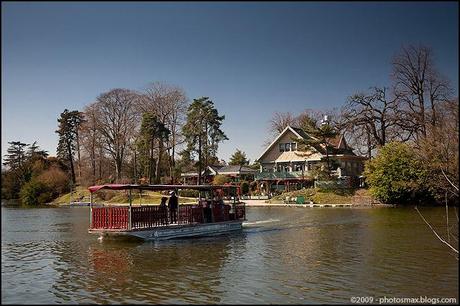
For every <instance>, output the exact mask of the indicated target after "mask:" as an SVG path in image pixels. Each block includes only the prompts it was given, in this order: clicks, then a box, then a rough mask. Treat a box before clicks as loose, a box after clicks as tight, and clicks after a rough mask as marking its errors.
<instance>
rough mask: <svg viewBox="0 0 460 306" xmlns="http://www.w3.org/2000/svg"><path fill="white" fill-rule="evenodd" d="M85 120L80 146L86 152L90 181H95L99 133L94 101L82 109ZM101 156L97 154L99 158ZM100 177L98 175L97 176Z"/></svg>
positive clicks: (93, 182)
mask: <svg viewBox="0 0 460 306" xmlns="http://www.w3.org/2000/svg"><path fill="white" fill-rule="evenodd" d="M83 114H84V116H85V121H84V122H83V124H82V126H81V131H80V137H81V143H82V147H83V150H84V152H85V153H87V154H88V157H89V161H90V168H91V183H92V184H95V182H96V162H97V158H98V154H97V153H98V151H97V149H98V147H99V146H101V143H100V141H99V138H100V136H101V135H100V133H99V130H98V118H99V115H98V110H97V106H96V105H95V103H92V104H90V105H88V106H86V107H85V108H84V110H83ZM100 158H101V157H100V156H99V159H100ZM99 178H100V177H99Z"/></svg>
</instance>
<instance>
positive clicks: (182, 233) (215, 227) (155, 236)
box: [89, 220, 243, 240]
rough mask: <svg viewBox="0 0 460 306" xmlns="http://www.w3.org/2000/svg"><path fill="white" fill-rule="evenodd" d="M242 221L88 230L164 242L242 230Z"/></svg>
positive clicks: (100, 233)
mask: <svg viewBox="0 0 460 306" xmlns="http://www.w3.org/2000/svg"><path fill="white" fill-rule="evenodd" d="M242 223H243V220H237V221H226V222H216V223H198V224H183V225H168V226H158V227H155V228H151V229H136V230H131V231H129V230H100V229H97V230H89V233H92V234H99V235H100V236H101V237H104V236H120V235H122V236H132V237H137V238H141V239H144V240H166V239H174V238H184V237H198V236H210V235H219V234H224V233H228V232H233V231H238V230H241V229H242Z"/></svg>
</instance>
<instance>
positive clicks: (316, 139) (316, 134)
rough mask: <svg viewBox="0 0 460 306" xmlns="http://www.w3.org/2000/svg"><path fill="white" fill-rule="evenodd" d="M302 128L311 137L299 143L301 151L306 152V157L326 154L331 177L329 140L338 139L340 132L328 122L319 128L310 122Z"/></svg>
mask: <svg viewBox="0 0 460 306" xmlns="http://www.w3.org/2000/svg"><path fill="white" fill-rule="evenodd" d="M302 128H303V130H304V131H305V132H306V133H307V135H308V136H309V137H308V138H307V139H304V140H301V141H299V151H304V152H305V153H306V155H309V154H312V153H313V152H316V151H319V152H324V153H325V154H326V157H325V158H324V159H325V161H326V173H327V176H328V177H330V175H331V160H330V157H329V154H330V153H331V148H332V145H331V143H330V142H329V140H330V139H333V138H335V137H337V135H338V131H337V130H336V129H335V128H334V127H333V126H332V125H330V123H329V122H328V121H324V122H322V123H321V124H320V125H319V126H318V125H317V124H315V123H314V122H313V121H310V122H307V123H305V124H304V125H303V126H302Z"/></svg>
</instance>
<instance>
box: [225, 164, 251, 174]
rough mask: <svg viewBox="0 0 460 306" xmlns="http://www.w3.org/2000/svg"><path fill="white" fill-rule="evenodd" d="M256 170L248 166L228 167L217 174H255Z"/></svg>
mask: <svg viewBox="0 0 460 306" xmlns="http://www.w3.org/2000/svg"><path fill="white" fill-rule="evenodd" d="M255 172H257V170H254V169H252V168H250V167H248V166H240V165H228V166H224V167H222V168H220V169H219V174H244V173H255Z"/></svg>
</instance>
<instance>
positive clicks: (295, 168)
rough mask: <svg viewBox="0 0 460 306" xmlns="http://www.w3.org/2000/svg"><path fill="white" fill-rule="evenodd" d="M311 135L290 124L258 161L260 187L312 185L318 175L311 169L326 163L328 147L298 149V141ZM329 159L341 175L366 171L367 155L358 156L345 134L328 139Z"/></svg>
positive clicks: (333, 169) (274, 189) (349, 175)
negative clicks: (346, 139)
mask: <svg viewBox="0 0 460 306" xmlns="http://www.w3.org/2000/svg"><path fill="white" fill-rule="evenodd" d="M309 137H310V136H309V135H307V133H305V131H304V130H302V129H299V128H294V127H291V126H287V127H286V128H285V129H284V130H283V131H282V132H281V133H280V134H279V135H278V136H277V137H276V139H275V140H274V141H273V142H272V143H271V144H270V145H269V146H268V147H267V148H266V149H265V151H264V152H263V153H262V154H261V155H260V157H259V158H258V159H257V161H258V162H259V163H260V171H259V173H257V174H256V176H255V180H256V181H258V186H259V190H261V191H262V192H266V193H270V192H273V191H282V190H291V189H298V188H300V187H305V186H312V185H313V182H314V180H315V177H314V175H313V173H312V172H311V170H313V169H315V168H316V167H320V165H321V164H324V163H322V162H324V159H325V157H326V150H325V147H324V146H322V145H318V146H316V147H315V149H311V150H310V151H308V152H305V151H299V150H298V149H299V148H298V144H299V140H304V139H308V138H309ZM328 142H329V144H330V146H329V154H328V155H329V158H330V160H333V161H334V162H333V163H332V167H331V168H332V174H333V175H335V176H336V177H339V178H350V177H351V178H356V177H359V176H360V175H361V174H362V172H363V170H364V160H366V158H365V157H362V156H357V155H356V154H354V153H353V149H352V148H351V147H349V146H348V145H347V143H346V141H345V138H344V137H343V135H341V136H338V137H336V138H334V139H329V140H328Z"/></svg>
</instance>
